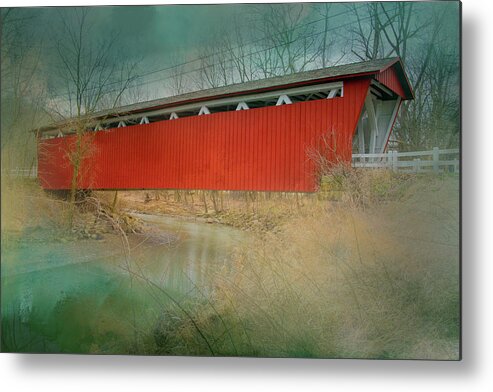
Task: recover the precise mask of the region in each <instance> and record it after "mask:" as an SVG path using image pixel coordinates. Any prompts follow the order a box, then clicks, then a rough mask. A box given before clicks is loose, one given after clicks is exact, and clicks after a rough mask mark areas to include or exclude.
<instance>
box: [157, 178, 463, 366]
mask: <svg viewBox="0 0 493 392" xmlns="http://www.w3.org/2000/svg"><path fill="white" fill-rule="evenodd" d="M367 173H368V172H367ZM335 175H337V176H338V181H340V187H341V189H343V190H344V194H345V195H344V197H342V198H341V199H340V201H338V202H327V201H322V202H320V201H318V202H313V203H310V204H307V205H306V206H305V207H304V208H303V209H301V210H300V212H299V213H298V214H297V216H296V217H294V218H292V219H290V220H289V221H288V223H286V224H284V225H283V226H282V228H281V230H280V231H279V232H276V233H263V234H261V235H258V236H257V237H256V239H255V240H254V242H253V243H249V244H248V245H245V246H244V247H242V248H240V249H238V250H237V252H236V254H235V256H234V264H235V265H234V267H235V273H234V275H233V277H232V278H226V277H225V276H220V275H218V276H216V277H215V289H214V291H213V294H212V297H211V298H209V299H208V300H207V301H203V302H202V303H199V304H196V308H195V311H194V312H195V313H194V325H191V324H190V323H187V322H186V321H184V322H183V323H181V324H180V326H179V327H177V328H175V329H174V332H173V334H174V337H175V338H177V339H178V341H180V342H182V344H181V346H180V347H181V348H179V349H177V352H176V353H179V354H203V355H207V354H208V350H207V348H206V347H204V345H203V344H202V343H201V342H200V336H197V333H196V331H197V329H199V330H200V331H201V335H203V336H206V337H207V340H208V341H209V342H211V343H210V344H211V345H212V349H213V350H214V353H215V354H216V355H248V356H268V357H269V356H273V357H330V358H340V357H351V358H429V359H457V358H458V355H459V354H458V352H459V348H458V347H459V291H458V287H459V276H458V257H459V255H458V183H457V180H456V179H455V178H448V177H445V178H437V177H426V176H425V177H415V176H412V177H409V176H399V175H394V174H391V173H390V174H389V172H370V173H369V174H361V173H354V172H351V173H342V174H341V173H335ZM356 176H366V177H365V178H364V181H360V179H358V177H356ZM355 184H356V185H357V187H356V188H355ZM211 303H212V304H213V306H211ZM219 316H220V317H219ZM158 329H159V327H158ZM171 351H173V350H171Z"/></svg>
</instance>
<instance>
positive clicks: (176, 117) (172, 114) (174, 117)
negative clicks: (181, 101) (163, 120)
mask: <svg viewBox="0 0 493 392" xmlns="http://www.w3.org/2000/svg"><path fill="white" fill-rule="evenodd" d="M169 119H170V120H176V119H178V114H176V113H175V112H173V113H171V114H170V116H169Z"/></svg>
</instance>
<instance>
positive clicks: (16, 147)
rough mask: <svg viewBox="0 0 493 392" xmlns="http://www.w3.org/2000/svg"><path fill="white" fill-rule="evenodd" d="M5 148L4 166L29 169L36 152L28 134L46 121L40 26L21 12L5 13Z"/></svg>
mask: <svg viewBox="0 0 493 392" xmlns="http://www.w3.org/2000/svg"><path fill="white" fill-rule="evenodd" d="M0 15H1V27H2V35H1V38H2V45H1V85H2V89H1V102H2V105H1V148H2V166H3V168H7V172H8V168H10V167H12V166H14V165H15V166H21V167H24V168H25V167H27V166H28V165H32V164H33V162H34V159H35V154H36V148H35V144H34V140H33V138H32V135H30V134H29V132H27V130H28V129H32V128H34V124H36V122H37V121H39V119H40V118H41V117H42V108H43V104H44V99H43V98H44V94H45V92H46V91H45V90H46V89H45V84H44V82H43V80H42V79H41V78H39V74H38V71H39V69H40V53H41V51H42V44H43V43H42V42H41V41H40V40H39V39H38V38H37V37H36V35H35V34H34V33H33V32H31V31H30V29H29V26H30V25H32V24H33V23H35V22H36V20H35V19H34V17H33V16H31V15H30V14H28V13H26V12H24V10H21V9H14V8H3V9H2V10H1V13H0Z"/></svg>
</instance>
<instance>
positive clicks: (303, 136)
mask: <svg viewBox="0 0 493 392" xmlns="http://www.w3.org/2000/svg"><path fill="white" fill-rule="evenodd" d="M412 98H413V92H412V90H411V87H410V85H409V82H408V80H407V77H406V74H405V72H404V69H403V65H402V63H401V61H400V59H399V58H393V59H383V60H374V61H367V62H361V63H354V64H349V65H342V66H336V67H331V68H324V69H318V70H314V71H307V72H301V73H297V74H292V75H287V76H282V77H274V78H269V79H263V80H258V81H252V82H247V83H242V84H235V85H231V86H226V87H220V88H214V89H208V90H203V91H198V92H193V93H188V94H183V95H180V96H175V97H171V98H164V99H159V100H153V101H149V102H144V103H138V104H134V105H129V106H125V107H120V108H117V109H112V110H108V111H102V112H98V113H95V114H93V115H91V116H90V117H89V116H88V117H86V118H85V119H83V121H84V124H85V127H87V129H88V130H89V131H92V132H88V133H87V135H86V137H85V141H86V143H87V147H88V153H87V154H86V155H85V158H84V162H83V164H82V169H81V170H80V174H79V176H78V188H79V189H204V190H251V191H292V192H313V191H315V190H317V188H318V183H317V167H316V162H314V160H313V159H311V158H310V156H311V155H313V154H311V152H314V151H315V152H318V153H321V154H323V155H324V156H326V157H327V158H328V159H330V160H331V161H338V160H342V161H347V162H350V160H351V154H352V151H353V148H355V149H356V150H357V151H358V152H359V153H368V152H369V153H373V152H375V153H378V152H383V151H384V150H385V148H386V145H387V142H388V139H389V136H390V133H391V131H392V126H393V123H394V120H395V118H396V115H397V112H398V110H399V106H400V103H401V100H406V99H412ZM73 124H74V122H73V121H66V122H60V123H57V124H52V125H50V126H46V127H42V128H40V129H39V130H37V131H38V160H39V162H38V177H39V180H40V182H41V185H42V186H43V187H44V188H45V189H70V186H71V180H72V173H73V168H72V165H71V163H70V159H69V154H70V151H72V150H73V148H74V144H75V140H76V137H75V135H74V134H75V131H74V129H73V128H72V129H71V126H72V127H73Z"/></svg>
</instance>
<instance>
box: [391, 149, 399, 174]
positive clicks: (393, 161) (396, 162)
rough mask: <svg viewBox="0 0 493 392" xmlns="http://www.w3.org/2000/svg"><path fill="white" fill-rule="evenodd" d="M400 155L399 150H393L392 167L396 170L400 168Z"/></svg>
mask: <svg viewBox="0 0 493 392" xmlns="http://www.w3.org/2000/svg"><path fill="white" fill-rule="evenodd" d="M398 159H399V158H398V155H397V151H395V150H394V151H392V169H393V170H394V171H397V170H398V167H399V164H398V161H399V160H398Z"/></svg>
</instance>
